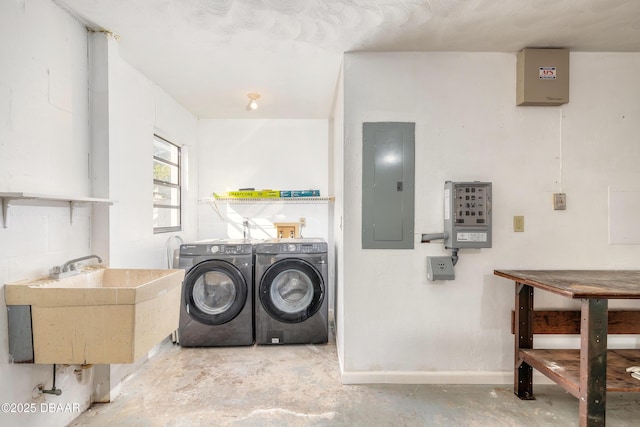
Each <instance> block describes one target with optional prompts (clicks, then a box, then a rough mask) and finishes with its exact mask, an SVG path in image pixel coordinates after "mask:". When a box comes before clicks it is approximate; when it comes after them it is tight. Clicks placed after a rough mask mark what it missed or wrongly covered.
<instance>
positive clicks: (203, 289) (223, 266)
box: [178, 240, 254, 347]
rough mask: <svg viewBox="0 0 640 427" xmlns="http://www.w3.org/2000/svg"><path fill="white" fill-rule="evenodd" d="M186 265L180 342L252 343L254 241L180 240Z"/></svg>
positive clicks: (182, 263)
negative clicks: (182, 242) (190, 241)
mask: <svg viewBox="0 0 640 427" xmlns="http://www.w3.org/2000/svg"><path fill="white" fill-rule="evenodd" d="M178 266H179V267H180V268H184V269H186V270H187V271H186V272H185V277H184V281H183V282H182V301H181V306H180V324H179V328H178V342H179V344H180V345H181V346H183V347H216V346H240V345H252V344H253V342H254V338H253V337H254V335H253V245H252V243H251V242H248V241H246V240H208V241H199V242H195V243H189V244H183V245H180V255H179V259H178Z"/></svg>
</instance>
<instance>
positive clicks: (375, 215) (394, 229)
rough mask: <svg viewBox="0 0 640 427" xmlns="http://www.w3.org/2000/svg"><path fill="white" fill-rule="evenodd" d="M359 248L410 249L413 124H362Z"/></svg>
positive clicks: (412, 193)
mask: <svg viewBox="0 0 640 427" xmlns="http://www.w3.org/2000/svg"><path fill="white" fill-rule="evenodd" d="M362 134H363V149H362V248H363V249H413V240H414V236H413V228H414V203H415V201H414V180H415V177H414V171H415V164H414V163H415V159H414V155H415V123H398V122H381V123H364V124H363V128H362Z"/></svg>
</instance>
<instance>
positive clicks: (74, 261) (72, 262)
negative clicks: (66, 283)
mask: <svg viewBox="0 0 640 427" xmlns="http://www.w3.org/2000/svg"><path fill="white" fill-rule="evenodd" d="M91 258H96V259H97V260H98V264H101V263H102V258H100V257H99V256H98V255H87V256H83V257H80V258H76V259H72V260H70V261H67V262H65V263H64V264H63V265H62V273H64V272H66V271H69V270H75V269H76V267H75V264H77V263H79V262H80V261H85V260H88V259H91Z"/></svg>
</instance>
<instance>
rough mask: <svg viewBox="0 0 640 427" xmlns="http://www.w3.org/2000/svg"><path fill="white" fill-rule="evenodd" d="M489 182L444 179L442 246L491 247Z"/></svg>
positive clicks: (450, 247) (452, 247)
mask: <svg viewBox="0 0 640 427" xmlns="http://www.w3.org/2000/svg"><path fill="white" fill-rule="evenodd" d="M491 216H492V215H491V183H490V182H479V181H473V182H451V181H447V182H445V183H444V235H445V238H444V247H445V248H447V249H455V248H457V249H459V248H490V247H491Z"/></svg>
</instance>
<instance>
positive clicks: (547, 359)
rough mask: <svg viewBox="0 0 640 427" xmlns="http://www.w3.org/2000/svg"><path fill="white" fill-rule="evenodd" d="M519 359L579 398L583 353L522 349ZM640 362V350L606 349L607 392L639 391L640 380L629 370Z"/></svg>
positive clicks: (578, 351) (577, 351)
mask: <svg viewBox="0 0 640 427" xmlns="http://www.w3.org/2000/svg"><path fill="white" fill-rule="evenodd" d="M519 357H520V360H522V361H523V362H525V363H527V364H528V365H529V366H531V367H533V368H534V369H536V370H537V371H538V372H540V373H542V374H544V375H545V376H547V377H548V378H549V379H551V380H552V381H553V382H555V383H556V384H558V385H559V386H561V387H562V388H563V389H565V390H566V391H568V392H569V393H571V394H572V395H573V396H575V397H580V350H577V349H575V350H573V349H571V350H555V349H554V350H548V349H520V351H519ZM639 363H640V350H637V349H625V350H607V391H608V392H610V391H611V392H632V393H638V392H640V380H637V379H635V378H633V377H632V376H631V375H630V374H629V373H628V372H627V371H626V369H627V368H628V367H629V366H634V365H638V364H639Z"/></svg>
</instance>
